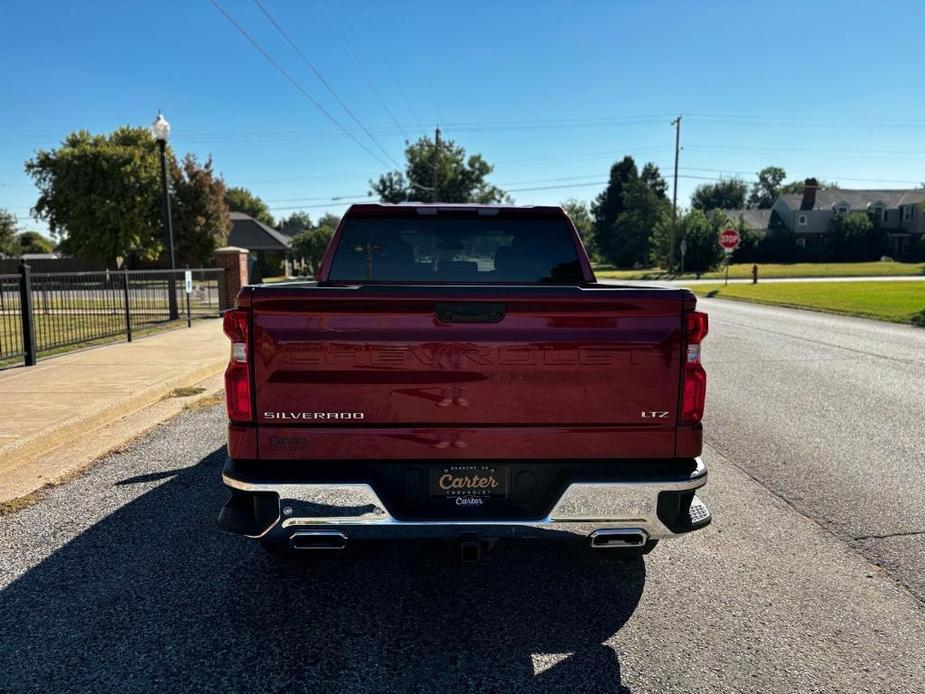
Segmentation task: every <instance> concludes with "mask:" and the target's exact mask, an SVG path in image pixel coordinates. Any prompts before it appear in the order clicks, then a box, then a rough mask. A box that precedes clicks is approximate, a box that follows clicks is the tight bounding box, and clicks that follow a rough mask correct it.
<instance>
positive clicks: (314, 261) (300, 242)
mask: <svg viewBox="0 0 925 694" xmlns="http://www.w3.org/2000/svg"><path fill="white" fill-rule="evenodd" d="M306 218H307V215H306ZM339 223H340V217H338V216H337V215H334V214H331V213H328V214H326V215H324V216H323V217H322V218H321V219H319V220H318V223H317V224H316V225H314V226H312V227H310V228H308V229H306V230H304V231H302V232H300V233H298V234H296V235H295V237H293V239H292V251H293V254H294V255H295V256H296V257H297V258H301V259H302V260H304V261H305V262H306V264H307V265H308V270H309V273H310V274H312V275H314V274H315V273H317V272H318V268H319V266H320V265H321V259H322V258H323V257H324V252H325V250H326V249H327V247H328V243H329V242H330V241H331V237H332V236H333V235H334V230H335V229H337V225H338V224H339Z"/></svg>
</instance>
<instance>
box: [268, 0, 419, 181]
mask: <svg viewBox="0 0 925 694" xmlns="http://www.w3.org/2000/svg"><path fill="white" fill-rule="evenodd" d="M254 4H255V5H257V7H258V8H259V9H260V11H261V12H262V13H263V15H264V17H266V18H267V19H268V20H269V22H270V24H272V25H273V27H274V28H275V29H276V31H278V32H279V35H280V36H282V37H283V39H285V41H286V43H288V44H289V46H290V48H292V50H294V51H295V52H296V53H297V54H298V56H299V57H300V58H301V59H302V62H303V63H305V64H306V65H307V66H308V68H309V69H310V70H311V71H312V73H313V74H314V75H315V77H317V78H318V81H319V82H321V84H323V85H324V88H325V89H327V90H328V93H330V95H331V96H332V97H334V100H335V101H336V102H337V103H338V104H340V107H341V108H342V109H344V111H346V112H347V115H349V116H350V118H352V119H353V122H354V123H356V124H357V125H358V126H360V129H361V130H362V131H363V132H364V133H366V136H367V137H368V138H369V139H370V140H372V141H373V144H374V145H376V147H378V148H379V151H380V152H382V153H383V154H384V155H385V157H386V159H388V160H389V161H390V162H392V163H393V164H394V165H395V166H397V167H398V168H401V164H399V163H398V162H397V161H395V158H394V157H393V156H392V155H391V154H389V153H388V152H387V151H386V150H385V148H384V147H383V146H382V145H381V144H380V143H379V140H377V139H376V138H375V136H373V134H372V133H371V132H369V130H368V129H367V127H366V126H365V125H363V123H362V121H360V119H359V118H357V116H356V114H355V113H354V112H353V111H352V110H351V109H350V107H349V106H347V104H345V103H344V100H343V99H341V98H340V96H338V94H337V92H336V91H334V87H332V86H331V84H330V82H328V81H327V80H326V79H325V78H324V75H322V74H321V72H319V70H318V68H316V67H315V65H314V63H312V61H310V60H309V59H308V58H307V57H306V56H305V54H304V53H303V52H302V51H301V50H300V49H299V47H298V46H297V45H296V44H295V42H294V41H293V40H292V39H291V38H290V37H289V34H287V33H286V31H285V30H284V29H283V28H282V27H281V26H280V25H279V22H277V21H276V19H275V18H274V17H273V15H271V14H270V12H269V11H268V10H267V8H266V7H264V5H263V3H262V2H260V0H254Z"/></svg>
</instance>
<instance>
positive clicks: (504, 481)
mask: <svg viewBox="0 0 925 694" xmlns="http://www.w3.org/2000/svg"><path fill="white" fill-rule="evenodd" d="M507 489H508V468H506V467H503V466H498V465H441V466H440V467H435V468H431V470H430V495H431V496H432V497H443V498H447V499H453V498H457V499H458V498H470V499H491V498H504V497H506V496H507Z"/></svg>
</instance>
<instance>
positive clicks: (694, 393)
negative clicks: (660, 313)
mask: <svg viewBox="0 0 925 694" xmlns="http://www.w3.org/2000/svg"><path fill="white" fill-rule="evenodd" d="M708 329H709V321H708V320H707V314H706V313H701V312H699V311H691V312H690V313H687V314H685V316H684V341H685V343H686V344H687V354H686V355H685V357H686V358H685V362H684V384H683V390H682V391H681V421H682V422H685V423H688V424H696V423H697V422H699V421H700V420H701V419H703V406H704V402H705V401H706V397H707V373H706V371H704V370H703V365H702V364H701V363H700V343H701V342H702V341H703V338H705V337H706V336H707V331H708Z"/></svg>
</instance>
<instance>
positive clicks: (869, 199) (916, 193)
mask: <svg viewBox="0 0 925 694" xmlns="http://www.w3.org/2000/svg"><path fill="white" fill-rule="evenodd" d="M781 198H782V199H783V201H784V202H785V203H786V204H787V207H789V208H790V209H791V210H798V209H800V204H801V203H802V202H803V195H802V193H792V194H788V195H782V196H781ZM922 201H925V188H916V189H914V190H853V189H848V188H820V189H819V190H817V191H816V205H815V207H813V209H814V210H830V209H832V207H834V206H836V205H838V204H839V203H840V202H847V203H848V208H849V209H851V210H866V209H867V208H868V206H869V205H873V204H874V203H877V202H882V203H884V204H885V205H886V206H887V207H888V208H896V207H899V206H900V205H910V204H917V203H920V202H922Z"/></svg>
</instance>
